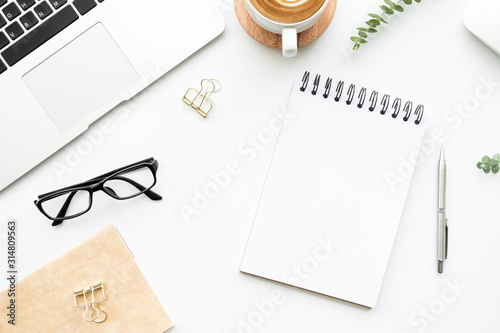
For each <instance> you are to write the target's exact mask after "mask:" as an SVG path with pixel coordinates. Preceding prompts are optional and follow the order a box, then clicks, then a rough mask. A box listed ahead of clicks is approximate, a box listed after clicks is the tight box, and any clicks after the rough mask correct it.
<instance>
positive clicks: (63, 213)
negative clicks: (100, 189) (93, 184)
mask: <svg viewBox="0 0 500 333" xmlns="http://www.w3.org/2000/svg"><path fill="white" fill-rule="evenodd" d="M76 192H78V191H73V192H71V193H70V194H69V195H68V197H67V198H66V200H65V201H64V204H63V206H62V207H61V210H60V211H59V213H57V216H56V218H55V219H54V222H52V226H55V225H59V224H61V223H63V221H64V220H65V218H64V217H65V216H66V212H67V211H68V208H69V204H70V203H71V200H73V197H74V196H75V194H76Z"/></svg>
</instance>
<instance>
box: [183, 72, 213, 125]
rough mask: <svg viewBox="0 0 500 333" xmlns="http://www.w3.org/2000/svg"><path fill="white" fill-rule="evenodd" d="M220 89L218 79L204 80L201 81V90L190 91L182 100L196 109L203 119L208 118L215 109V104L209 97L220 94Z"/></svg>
mask: <svg viewBox="0 0 500 333" xmlns="http://www.w3.org/2000/svg"><path fill="white" fill-rule="evenodd" d="M220 88H221V84H220V82H219V81H217V80H216V79H203V80H201V89H200V90H198V89H194V88H190V89H188V91H187V92H186V94H185V95H184V97H183V98H182V100H183V101H184V103H186V104H187V105H189V106H191V107H192V108H193V109H195V110H196V112H198V113H199V114H200V115H201V116H202V117H203V118H206V117H207V116H208V114H209V113H210V111H212V109H213V108H214V107H215V103H214V102H213V101H212V100H211V99H210V98H209V97H210V95H211V94H213V93H216V92H218V91H219V90H220Z"/></svg>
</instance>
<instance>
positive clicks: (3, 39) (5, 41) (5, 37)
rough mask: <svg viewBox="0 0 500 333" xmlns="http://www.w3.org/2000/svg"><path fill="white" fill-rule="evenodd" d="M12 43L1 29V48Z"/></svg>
mask: <svg viewBox="0 0 500 333" xmlns="http://www.w3.org/2000/svg"><path fill="white" fill-rule="evenodd" d="M9 43H10V41H9V39H8V38H7V36H5V34H4V33H3V32H1V31H0V50H1V49H3V48H4V47H6V46H7V45H8V44H9Z"/></svg>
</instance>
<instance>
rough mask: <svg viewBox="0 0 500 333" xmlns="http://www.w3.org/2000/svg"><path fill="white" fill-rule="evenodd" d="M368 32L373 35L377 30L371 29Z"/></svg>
mask: <svg viewBox="0 0 500 333" xmlns="http://www.w3.org/2000/svg"><path fill="white" fill-rule="evenodd" d="M366 32H369V33H371V34H373V33H375V32H377V29H373V28H370V29H368V30H367V31H366Z"/></svg>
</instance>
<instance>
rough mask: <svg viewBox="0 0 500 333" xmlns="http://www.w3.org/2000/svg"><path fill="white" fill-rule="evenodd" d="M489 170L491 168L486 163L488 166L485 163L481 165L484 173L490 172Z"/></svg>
mask: <svg viewBox="0 0 500 333" xmlns="http://www.w3.org/2000/svg"><path fill="white" fill-rule="evenodd" d="M490 170H491V169H490V166H489V165H488V166H486V165H485V166H483V171H484V173H490Z"/></svg>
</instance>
